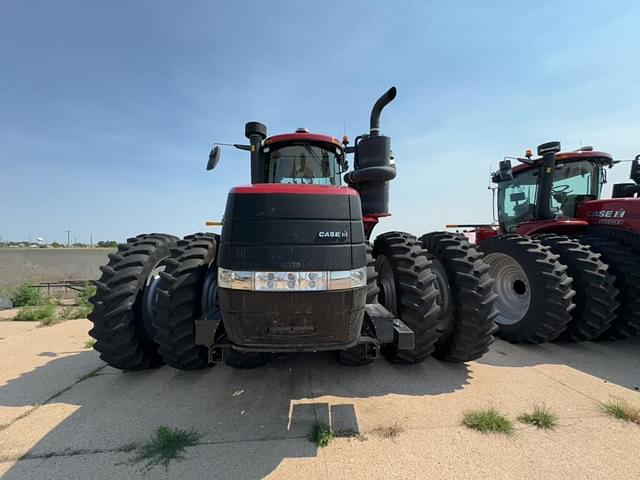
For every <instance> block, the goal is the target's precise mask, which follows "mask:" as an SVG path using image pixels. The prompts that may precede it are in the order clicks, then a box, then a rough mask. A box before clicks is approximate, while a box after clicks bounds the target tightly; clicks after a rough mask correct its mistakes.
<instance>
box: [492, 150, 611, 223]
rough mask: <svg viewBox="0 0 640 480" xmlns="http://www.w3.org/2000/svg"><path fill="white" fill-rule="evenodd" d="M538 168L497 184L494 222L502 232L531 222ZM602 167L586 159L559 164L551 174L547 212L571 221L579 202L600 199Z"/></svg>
mask: <svg viewBox="0 0 640 480" xmlns="http://www.w3.org/2000/svg"><path fill="white" fill-rule="evenodd" d="M538 172H539V169H537V168H534V169H529V170H525V171H524V172H522V173H519V174H517V176H516V177H515V178H514V179H513V180H510V181H506V182H500V184H499V185H498V219H499V221H500V225H501V227H502V229H503V230H504V231H506V232H513V231H514V230H515V229H516V228H517V226H518V225H519V224H520V223H522V222H527V221H531V220H534V214H535V203H536V195H537V193H538V185H537V183H538ZM601 172H602V166H601V165H600V164H598V163H595V162H593V161H588V160H581V161H578V162H567V163H561V164H559V165H558V166H557V167H556V169H555V171H554V175H553V188H552V190H551V200H550V201H551V211H552V212H554V213H555V214H556V215H557V216H558V217H560V218H573V217H575V214H576V207H577V205H578V203H579V202H582V201H585V200H589V199H596V198H599V197H600V191H601V189H602V181H603V178H604V176H603V175H602V173H601Z"/></svg>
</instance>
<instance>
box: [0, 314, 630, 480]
mask: <svg viewBox="0 0 640 480" xmlns="http://www.w3.org/2000/svg"><path fill="white" fill-rule="evenodd" d="M88 328H89V323H88V322H87V321H85V320H75V321H68V322H64V323H62V324H59V325H56V326H53V327H43V328H40V327H37V326H36V324H33V323H18V322H0V358H1V359H2V362H1V363H0V425H3V427H0V428H1V430H0V475H2V478H3V479H39V478H43V479H44V478H46V479H48V480H53V479H87V478H98V479H125V478H127V479H129V478H143V479H144V478H152V479H157V478H181V479H203V478H224V479H235V478H241V479H257V478H263V477H266V476H268V477H269V478H297V479H299V478H307V479H315V478H323V479H342V478H344V479H353V478H371V479H378V478H380V479H395V478H397V479H401V478H402V479H405V478H416V479H417V478H420V479H424V478H447V479H469V478H473V479H484V478H486V479H531V478H536V479H555V478H558V479H563V480H569V479H581V480H582V479H585V478H588V479H600V478H602V479H605V478H606V479H618V480H619V479H638V478H640V457H639V456H638V446H639V445H640V426H639V425H636V424H633V423H625V422H623V421H621V420H616V419H613V418H610V417H607V416H605V415H603V414H602V413H601V412H600V411H599V409H598V402H600V401H606V400H608V399H609V398H610V397H611V396H616V397H621V398H624V399H627V400H628V401H629V402H632V403H634V404H635V405H638V406H640V393H639V392H638V389H639V388H640V338H634V339H631V340H627V341H622V342H615V343H608V342H603V343H585V344H578V345H557V344H547V345H542V346H535V347H533V346H531V347H522V346H514V345H510V344H508V343H504V342H501V341H498V342H497V343H496V344H495V345H494V347H493V349H492V351H491V352H490V353H489V354H488V355H486V356H485V357H484V358H483V359H482V360H481V361H478V362H471V363H469V364H461V365H456V364H450V363H443V362H439V361H436V360H428V361H427V362H425V363H423V364H421V365H416V366H412V367H401V366H396V365H391V364H389V363H387V362H386V361H385V360H378V361H376V362H374V363H373V364H372V365H369V366H366V367H362V368H348V367H343V366H340V365H338V364H337V363H336V362H335V361H334V359H333V358H332V357H331V356H330V355H327V354H318V355H306V356H304V355H300V356H292V357H282V358H280V359H277V360H275V361H273V362H271V363H270V364H269V365H268V366H266V367H263V368H259V369H256V370H250V371H239V370H234V369H231V368H229V367H226V366H221V365H217V366H215V367H213V368H210V369H207V370H204V371H197V372H181V371H177V370H174V369H172V368H169V367H163V368H160V369H157V370H151V371H143V372H133V373H122V372H120V371H117V370H114V369H112V368H110V367H105V365H104V364H103V362H101V361H100V360H99V358H98V356H97V354H96V353H95V352H94V351H93V350H90V349H87V348H86V347H85V342H86V340H87V339H88V336H87V330H88ZM541 403H544V404H545V405H546V406H548V407H549V408H551V409H552V410H553V411H554V412H555V413H556V414H557V415H558V421H559V425H558V427H557V428H556V429H555V430H554V431H549V432H547V431H540V430H537V429H535V428H534V427H531V426H525V425H522V424H518V423H516V431H515V433H514V434H513V435H512V436H510V437H507V436H501V435H499V434H489V435H486V434H481V433H476V432H474V431H471V430H469V429H467V428H466V427H464V426H462V424H461V421H462V416H463V413H464V412H465V411H467V410H468V409H473V408H480V407H487V406H493V407H496V408H498V409H499V410H501V411H502V412H504V413H505V414H506V415H507V416H508V417H509V418H511V419H515V418H516V417H517V416H518V415H519V414H520V413H522V412H523V411H525V410H530V409H531V408H532V407H533V406H534V405H535V404H541ZM316 420H321V421H322V422H324V423H327V424H332V425H333V428H334V430H335V431H341V432H348V434H349V437H348V438H337V439H335V440H334V441H332V442H331V443H330V444H329V446H328V447H326V448H318V447H316V445H315V444H314V443H312V442H311V441H309V439H308V436H309V433H310V431H311V429H312V425H313V423H314V422H315V421H316ZM159 425H167V426H169V427H178V428H184V429H187V430H190V429H195V430H197V431H198V432H199V433H201V435H202V437H201V439H200V440H199V442H198V444H197V445H196V446H194V447H190V448H188V449H187V451H186V453H185V458H184V459H183V460H182V461H177V462H172V463H171V464H169V466H168V467H167V468H166V469H165V468H164V467H162V466H152V467H147V466H145V464H144V463H137V462H136V461H135V458H136V451H137V450H136V448H138V447H137V446H139V445H142V444H144V443H145V442H147V441H148V440H149V439H150V437H151V435H152V434H153V432H154V430H155V429H156V428H157V427H158V426H159Z"/></svg>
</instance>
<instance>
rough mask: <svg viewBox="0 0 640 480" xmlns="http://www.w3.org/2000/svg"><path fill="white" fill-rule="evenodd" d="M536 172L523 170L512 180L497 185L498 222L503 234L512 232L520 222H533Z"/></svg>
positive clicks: (536, 189) (535, 170)
mask: <svg viewBox="0 0 640 480" xmlns="http://www.w3.org/2000/svg"><path fill="white" fill-rule="evenodd" d="M537 174H538V170H537V169H531V170H525V171H524V172H522V173H520V174H518V175H517V176H516V177H514V178H513V180H509V181H506V182H500V184H499V185H498V220H499V221H500V226H501V228H502V229H503V230H504V231H505V232H512V231H514V230H515V228H516V227H517V226H518V224H520V223H522V222H526V221H528V220H533V215H534V213H535V203H536V194H537V192H538V185H537V182H538V175H537Z"/></svg>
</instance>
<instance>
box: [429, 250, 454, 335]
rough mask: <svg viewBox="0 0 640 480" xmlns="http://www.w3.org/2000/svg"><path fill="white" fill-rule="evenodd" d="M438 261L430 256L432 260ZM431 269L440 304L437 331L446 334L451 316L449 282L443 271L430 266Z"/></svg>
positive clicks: (449, 326)
mask: <svg viewBox="0 0 640 480" xmlns="http://www.w3.org/2000/svg"><path fill="white" fill-rule="evenodd" d="M434 260H435V261H438V260H436V259H433V258H432V261H434ZM431 271H432V272H433V274H434V275H435V276H436V282H435V285H436V290H437V291H438V297H437V302H438V305H439V306H440V315H439V318H438V331H439V332H441V333H443V334H447V333H449V331H450V330H451V316H450V315H448V314H447V313H448V306H449V300H450V298H449V282H448V281H447V278H446V277H443V275H444V273H443V272H442V271H441V270H440V269H439V268H432V269H431Z"/></svg>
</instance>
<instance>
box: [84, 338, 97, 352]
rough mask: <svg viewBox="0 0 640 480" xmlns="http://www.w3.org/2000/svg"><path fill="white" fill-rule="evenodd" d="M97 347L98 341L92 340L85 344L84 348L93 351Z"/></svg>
mask: <svg viewBox="0 0 640 480" xmlns="http://www.w3.org/2000/svg"><path fill="white" fill-rule="evenodd" d="M95 346H96V339H95V338H90V339H89V340H87V341H86V342H84V348H88V349H92V348H93V347H95Z"/></svg>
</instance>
